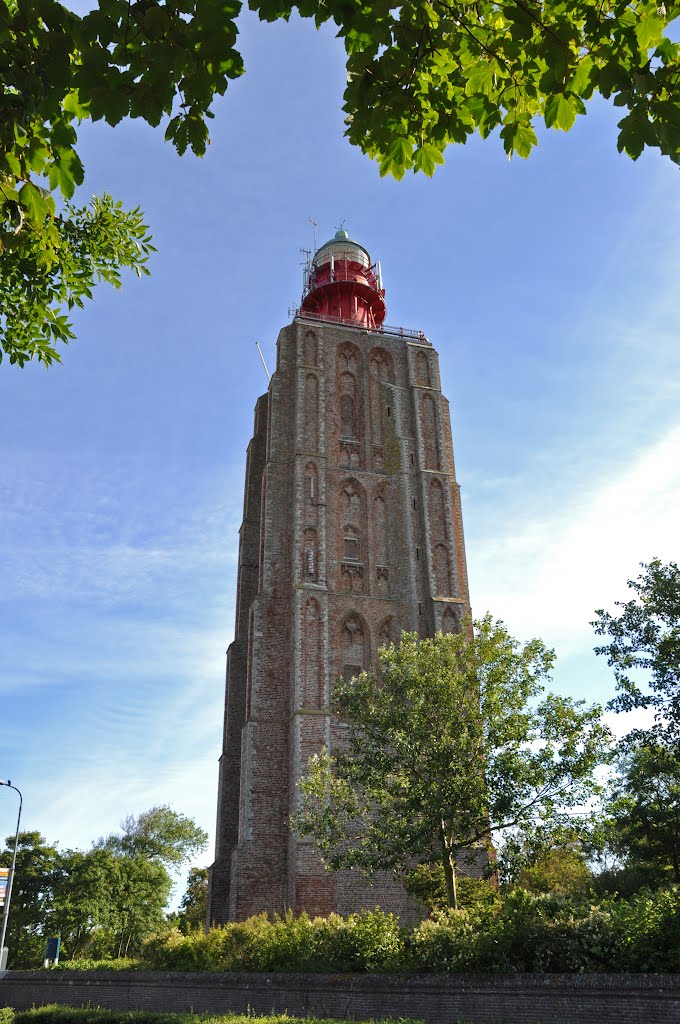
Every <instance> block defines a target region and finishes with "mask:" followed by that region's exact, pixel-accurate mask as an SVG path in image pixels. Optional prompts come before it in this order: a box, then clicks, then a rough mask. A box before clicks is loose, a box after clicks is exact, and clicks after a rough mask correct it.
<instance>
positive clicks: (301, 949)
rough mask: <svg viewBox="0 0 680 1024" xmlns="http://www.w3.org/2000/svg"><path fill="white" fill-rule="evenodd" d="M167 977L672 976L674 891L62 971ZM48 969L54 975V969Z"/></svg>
mask: <svg viewBox="0 0 680 1024" xmlns="http://www.w3.org/2000/svg"><path fill="white" fill-rule="evenodd" d="M68 968H76V969H77V968H81V969H90V970H120V969H126V968H127V969H130V968H132V969H156V970H170V971H299V972H308V971H310V972H314V971H316V972H339V973H341V972H366V971H371V972H381V971H399V970H404V971H448V972H461V971H510V972H518V971H545V972H574V971H650V972H652V971H655V972H659V971H670V972H675V971H680V886H674V887H671V888H669V889H664V890H659V891H658V892H653V893H652V892H638V893H636V894H635V895H634V896H632V897H631V898H630V899H628V900H624V899H620V898H618V897H617V896H608V897H606V898H605V899H601V900H600V901H593V900H591V899H589V898H588V897H587V896H583V897H581V898H580V899H579V898H576V897H575V896H574V893H573V892H572V893H555V892H553V893H547V894H545V893H531V892H528V891H527V890H526V889H524V888H522V887H520V886H517V887H516V888H515V889H513V890H512V891H511V892H510V893H508V894H506V895H503V896H499V895H493V898H491V899H489V898H487V896H486V895H484V898H480V899H477V900H476V901H473V900H470V902H469V903H468V905H467V906H466V907H464V908H463V909H462V910H457V911H453V910H441V911H436V912H434V913H433V915H432V917H430V918H428V919H427V920H425V921H423V922H422V923H421V924H419V925H418V926H417V927H416V928H412V929H404V928H402V927H401V926H400V925H399V922H398V920H397V918H396V917H395V916H394V915H392V914H384V913H382V912H381V911H379V910H375V911H372V912H370V913H369V912H362V913H360V914H350V915H349V916H348V917H340V916H339V915H338V914H331V915H330V916H329V917H326V918H320V917H319V918H314V919H312V918H310V917H308V916H307V914H301V915H300V916H299V917H295V916H294V915H293V914H292V913H289V914H287V915H286V916H285V917H275V918H273V919H272V920H270V919H269V918H268V917H267V916H266V915H265V914H260V915H259V916H257V917H251V918H249V919H248V920H247V921H242V922H238V923H235V924H227V925H224V926H222V927H221V928H213V929H212V930H211V931H210V932H208V933H205V932H202V931H194V932H190V933H189V934H188V935H184V934H182V933H181V932H180V931H179V930H178V929H176V928H175V929H172V930H170V931H165V932H163V933H162V934H160V935H157V936H155V937H153V938H152V939H150V940H148V941H147V942H146V944H145V946H144V949H143V953H142V957H141V958H140V959H139V960H118V961H116V960H113V961H111V960H103V961H87V960H80V961H78V960H74V961H70V962H69V963H67V964H64V965H63V969H68ZM52 969H54V968H52ZM0 1024H3V1022H0Z"/></svg>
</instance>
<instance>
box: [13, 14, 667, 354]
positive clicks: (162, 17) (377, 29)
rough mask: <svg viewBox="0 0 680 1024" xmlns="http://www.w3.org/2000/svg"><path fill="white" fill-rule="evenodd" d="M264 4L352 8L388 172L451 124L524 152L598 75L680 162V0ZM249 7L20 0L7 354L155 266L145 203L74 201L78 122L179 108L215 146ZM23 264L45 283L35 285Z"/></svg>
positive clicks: (353, 77)
mask: <svg viewBox="0 0 680 1024" xmlns="http://www.w3.org/2000/svg"><path fill="white" fill-rule="evenodd" d="M250 7H251V9H252V10H254V11H256V12H257V13H258V15H259V17H260V18H261V19H262V20H263V21H275V20H278V19H281V18H283V19H286V20H287V19H288V18H289V17H290V15H291V13H292V11H293V9H294V8H295V9H297V10H298V11H299V13H300V14H301V15H302V16H303V17H306V18H313V19H314V20H315V23H316V25H317V27H318V26H320V25H321V24H322V23H324V22H326V21H333V22H334V23H335V25H336V26H337V29H338V35H339V36H340V37H342V38H343V40H344V45H345V49H346V52H347V82H348V84H347V88H346V91H345V97H344V99H345V103H344V108H343V109H344V111H345V113H346V115H347V117H346V123H347V125H348V127H347V132H346V134H347V136H348V138H349V140H350V142H352V143H353V144H355V145H357V146H359V148H360V149H361V150H362V151H363V152H364V153H367V154H368V155H369V156H371V157H373V158H375V159H376V160H378V161H379V165H380V173H381V174H388V173H389V174H393V175H394V176H395V177H397V178H400V177H402V176H403V174H404V173H405V172H406V171H407V170H409V169H411V168H412V169H413V170H414V171H424V172H425V173H426V174H429V175H431V174H432V173H433V172H434V169H435V167H436V165H437V164H440V163H443V159H444V158H443V152H444V150H445V149H446V147H447V145H448V144H449V143H454V142H457V143H461V142H465V141H466V140H467V138H468V137H469V136H470V135H472V134H474V133H476V132H478V133H479V134H480V135H481V136H482V137H483V138H486V137H487V136H488V135H489V134H490V133H491V132H492V131H493V130H494V129H496V128H498V129H499V134H500V138H501V140H502V144H503V146H504V149H505V151H506V152H507V153H508V155H512V154H513V153H517V154H519V155H520V156H524V157H525V156H527V155H528V154H529V152H530V151H531V149H532V147H533V146H534V145H535V144H536V141H537V140H536V133H535V129H534V125H535V123H536V122H537V121H538V120H539V119H542V120H543V122H544V123H545V125H546V126H547V127H549V128H551V127H552V128H556V129H561V130H564V131H567V130H568V129H569V128H571V126H572V125H573V123H574V122H575V120H576V117H577V115H579V114H584V113H585V111H586V106H585V105H586V102H587V101H588V100H590V99H591V98H592V96H593V95H594V94H595V93H596V92H599V93H600V94H601V95H602V96H605V97H608V98H611V99H613V102H614V104H615V105H617V106H619V107H621V108H622V111H624V112H625V113H624V116H623V118H622V119H621V121H619V128H620V132H619V137H618V147H619V150H623V151H625V152H626V153H628V155H629V156H631V157H632V158H633V159H637V157H638V156H639V155H640V153H641V152H642V151H643V149H644V148H645V147H651V148H656V149H658V150H660V151H661V152H662V153H663V154H665V155H667V156H669V157H670V158H671V159H672V160H674V161H676V162H680V100H679V99H678V89H677V81H678V74H679V73H680V46H679V45H678V44H677V43H675V42H673V41H671V39H670V38H669V37H668V36H666V35H664V31H665V29H666V27H667V26H668V25H669V24H670V23H671V22H672V21H673V20H674V19H675V18H676V17H677V15H678V13H679V12H680V4H679V3H678V2H668V3H665V4H664V3H661V4H660V3H659V2H658V0H508V2H507V3H505V4H502V5H499V4H497V3H496V2H495V0H475V2H470V0H417V2H415V3H413V4H410V5H401V6H394V5H392V4H390V3H387V2H385V0H373V2H371V3H369V2H364V3H361V4H360V3H358V2H356V0H355V2H351V3H347V2H346V0H323V2H321V0H298V2H297V3H296V4H293V3H292V2H291V0H250ZM240 10H241V3H240V0H98V3H97V6H96V7H95V8H93V9H91V10H89V11H87V12H86V13H84V14H82V15H79V14H76V13H75V12H74V11H72V10H70V9H69V8H68V6H66V5H64V4H61V3H59V2H57V0H0V41H1V44H2V45H1V46H0V82H1V83H2V86H1V87H0V309H1V310H3V312H4V316H3V317H0V342H1V343H2V344H1V345H0V354H1V350H2V349H4V350H5V351H6V352H7V354H8V355H9V358H10V362H16V363H17V364H19V365H20V366H21V365H23V364H24V363H25V362H26V361H27V360H28V359H30V358H32V357H37V358H38V359H40V360H42V361H43V362H45V363H48V364H49V363H50V362H52V361H54V360H57V359H58V355H57V352H56V350H55V348H54V343H55V342H59V341H61V342H66V341H68V340H69V339H70V338H71V337H72V336H73V335H72V329H71V324H70V323H69V320H68V316H67V315H66V314H64V313H63V312H62V309H63V307H64V306H66V308H67V309H71V308H72V306H73V304H76V305H79V304H80V303H81V302H82V300H83V298H89V297H90V295H91V288H92V285H93V283H94V282H95V281H96V280H98V279H99V278H102V279H105V280H114V283H117V280H118V274H119V270H120V268H121V267H131V268H132V269H134V270H136V271H137V272H138V273H143V272H146V267H145V263H146V257H147V256H148V253H149V251H150V244H149V238H148V235H147V233H146V231H147V229H146V227H145V226H144V225H143V224H142V219H141V218H142V215H141V214H140V213H139V211H138V210H133V211H131V212H129V213H127V214H125V213H123V211H122V210H120V209H119V208H118V207H112V205H111V203H110V200H109V199H108V197H103V198H102V199H99V200H95V201H94V212H93V213H91V214H90V215H89V219H88V215H87V214H86V213H85V212H84V211H82V210H79V211H78V210H74V209H73V208H71V207H66V210H65V214H59V215H58V216H57V215H56V213H55V210H56V204H55V196H54V194H56V193H61V195H62V196H63V197H64V198H65V199H67V200H68V199H70V198H71V197H72V196H73V193H74V190H75V188H76V186H78V185H80V184H82V182H83V179H84V168H83V165H82V162H81V160H80V157H79V155H78V152H77V149H76V144H77V126H78V125H79V124H80V123H81V122H82V120H83V119H87V118H91V119H92V120H95V121H96V120H105V121H107V122H108V123H109V124H110V125H116V124H118V123H120V121H122V120H123V118H125V117H128V116H129V117H140V118H143V119H144V120H145V121H147V122H148V123H149V124H150V125H153V126H158V125H160V124H161V122H163V123H164V127H165V137H166V139H168V140H170V141H171V142H172V143H173V144H174V146H175V148H176V149H177V151H178V152H179V153H184V152H185V151H186V150H187V149H188V148H190V149H192V150H193V152H194V153H196V154H198V155H203V154H204V153H205V151H206V147H207V144H208V142H209V137H208V128H207V121H208V120H209V119H210V118H212V117H213V113H212V110H211V107H212V104H213V100H214V98H215V96H216V95H222V94H224V92H225V91H226V89H227V86H228V84H229V82H230V81H232V80H234V79H236V78H237V77H238V76H239V75H241V74H242V73H243V70H244V69H243V60H242V58H241V55H240V53H239V52H238V51H237V50H236V49H235V45H234V44H235V42H236V37H237V34H238V29H237V22H236V19H237V16H238V14H239V12H240ZM41 181H44V185H42V184H40V182H41ZM102 211H104V213H105V214H106V217H105V218H104V220H105V221H106V218H108V222H106V223H105V222H103V221H102V217H101V214H102ZM115 211H117V212H115ZM35 271H37V279H36V278H35V277H34V272H35ZM22 274H24V275H26V276H25V277H23V278H22ZM42 278H45V280H44V281H43V280H42ZM22 280H23V281H24V283H26V282H28V281H31V282H32V284H31V287H30V288H28V287H26V290H25V294H24V292H23V291H22ZM24 319H25V322H24Z"/></svg>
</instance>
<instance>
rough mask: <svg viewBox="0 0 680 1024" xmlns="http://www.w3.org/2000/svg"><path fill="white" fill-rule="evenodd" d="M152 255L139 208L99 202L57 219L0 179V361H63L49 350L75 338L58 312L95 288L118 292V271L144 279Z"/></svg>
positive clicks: (39, 193)
mask: <svg viewBox="0 0 680 1024" xmlns="http://www.w3.org/2000/svg"><path fill="white" fill-rule="evenodd" d="M15 184H16V183H15ZM3 200H4V205H3ZM152 250H153V246H152V245H151V239H150V236H149V235H148V234H147V227H146V225H145V224H144V223H143V214H142V213H141V212H140V211H139V209H136V210H131V211H125V210H123V209H122V206H121V203H114V201H113V200H112V199H111V197H110V196H108V195H105V196H103V197H102V198H101V199H97V198H96V197H95V198H94V199H93V200H92V203H91V205H90V207H89V208H84V209H76V208H75V207H74V206H72V205H71V204H70V203H66V204H65V207H64V212H63V213H61V214H59V215H56V214H55V202H54V198H53V197H52V196H51V195H50V194H49V193H47V192H45V191H44V190H42V189H40V188H38V187H37V186H36V185H34V184H33V183H32V182H26V183H24V185H23V186H22V187H21V188H20V189H18V190H17V189H16V188H15V187H13V186H10V185H7V184H5V185H4V186H3V184H2V179H1V178H0V361H2V357H3V352H4V353H5V355H7V356H9V361H10V363H17V364H18V365H19V366H23V365H24V364H25V363H26V362H27V361H28V360H30V359H33V358H37V359H38V360H39V361H40V362H42V363H45V365H47V366H49V365H50V364H51V363H53V362H61V356H60V355H59V352H58V351H57V349H56V348H55V344H56V343H58V342H62V343H64V344H68V342H69V341H70V340H71V339H72V338H73V337H74V334H73V330H72V324H71V323H70V321H69V318H68V316H67V314H66V313H64V312H62V310H63V309H64V308H66V309H67V310H71V309H73V307H74V306H79V307H81V308H82V307H83V305H84V300H85V299H91V298H92V289H93V287H94V285H95V284H96V283H97V282H98V281H107V282H108V283H109V284H112V285H114V286H115V287H116V288H118V287H120V282H121V269H122V268H123V267H128V268H131V269H133V270H135V271H136V273H137V274H138V275H141V274H148V269H147V267H146V261H147V259H148V256H149V253H150V252H151V251H152Z"/></svg>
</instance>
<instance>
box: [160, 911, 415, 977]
mask: <svg viewBox="0 0 680 1024" xmlns="http://www.w3.org/2000/svg"><path fill="white" fill-rule="evenodd" d="M403 953H404V932H403V930H402V928H401V927H400V925H399V921H398V919H397V918H396V917H395V916H394V915H393V914H383V913H382V912H381V911H380V910H375V911H372V912H370V913H369V912H366V911H364V912H362V913H360V914H350V915H349V917H346V918H343V917H340V915H339V914H331V915H330V916H329V917H317V918H314V919H312V918H310V917H309V916H308V915H307V914H300V916H299V917H295V916H294V915H293V914H292V913H288V914H286V916H285V917H275V918H274V919H273V920H271V921H270V920H269V919H268V917H267V916H266V914H260V915H258V916H257V917H251V918H249V919H248V920H247V921H242V922H238V923H235V924H227V925H223V926H222V927H221V928H212V929H211V930H210V931H209V932H207V933H205V932H199V931H196V932H191V933H190V934H189V935H182V933H181V932H180V931H179V930H178V929H174V930H173V931H171V932H170V933H168V932H165V933H163V934H162V935H158V936H155V937H153V938H151V939H149V940H148V941H147V942H146V945H145V948H144V951H143V960H144V961H145V964H146V966H148V967H153V968H157V969H163V970H172V971H318V972H333V971H358V972H363V971H393V970H399V969H400V967H402V966H403Z"/></svg>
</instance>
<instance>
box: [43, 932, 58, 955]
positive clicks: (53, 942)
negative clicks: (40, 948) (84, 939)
mask: <svg viewBox="0 0 680 1024" xmlns="http://www.w3.org/2000/svg"><path fill="white" fill-rule="evenodd" d="M60 946H61V939H60V937H59V936H58V935H51V936H50V937H49V939H48V940H47V945H46V946H45V959H46V960H58V959H59V948H60Z"/></svg>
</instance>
